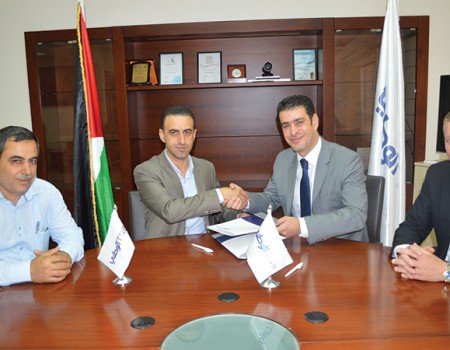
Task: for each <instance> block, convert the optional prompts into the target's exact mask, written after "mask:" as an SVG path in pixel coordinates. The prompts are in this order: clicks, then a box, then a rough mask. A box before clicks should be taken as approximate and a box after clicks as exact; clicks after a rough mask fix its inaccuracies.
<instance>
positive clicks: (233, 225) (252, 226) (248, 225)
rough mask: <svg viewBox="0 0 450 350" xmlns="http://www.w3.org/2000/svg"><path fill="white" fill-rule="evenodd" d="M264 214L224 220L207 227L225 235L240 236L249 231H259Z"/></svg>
mask: <svg viewBox="0 0 450 350" xmlns="http://www.w3.org/2000/svg"><path fill="white" fill-rule="evenodd" d="M264 216H265V214H263V213H261V214H255V215H249V216H245V217H243V218H237V219H234V220H230V221H226V222H223V223H220V224H216V225H209V226H208V229H209V230H211V231H215V232H219V233H221V234H223V235H227V236H241V235H247V234H249V233H256V232H258V231H259V227H260V226H261V224H262V222H263V220H264Z"/></svg>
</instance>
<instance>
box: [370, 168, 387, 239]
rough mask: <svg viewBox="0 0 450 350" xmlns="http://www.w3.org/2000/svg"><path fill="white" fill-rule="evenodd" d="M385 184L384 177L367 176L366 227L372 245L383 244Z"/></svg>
mask: <svg viewBox="0 0 450 350" xmlns="http://www.w3.org/2000/svg"><path fill="white" fill-rule="evenodd" d="M384 182H385V179H384V177H383V176H375V175H367V176H366V189H367V200H368V208H367V221H366V225H367V231H368V233H369V241H370V242H372V243H381V239H380V226H381V215H382V212H383V200H384Z"/></svg>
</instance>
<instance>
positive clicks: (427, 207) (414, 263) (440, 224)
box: [392, 112, 450, 283]
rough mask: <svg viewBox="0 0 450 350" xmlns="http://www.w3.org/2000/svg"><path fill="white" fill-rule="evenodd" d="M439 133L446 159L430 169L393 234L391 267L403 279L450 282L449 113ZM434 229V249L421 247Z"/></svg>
mask: <svg viewBox="0 0 450 350" xmlns="http://www.w3.org/2000/svg"><path fill="white" fill-rule="evenodd" d="M442 131H443V134H444V143H445V151H446V153H447V158H448V159H447V160H446V161H443V162H439V163H437V164H433V165H431V166H430V167H429V169H428V171H427V174H426V176H425V181H424V183H423V185H422V189H421V191H420V194H419V196H418V197H417V199H416V201H415V202H414V205H413V207H412V208H411V210H410V211H409V212H408V214H407V215H406V219H405V221H404V222H403V223H401V224H400V226H399V227H398V228H397V230H396V231H395V235H394V241H393V244H392V247H393V249H392V256H393V259H392V264H393V265H394V270H395V271H396V272H398V273H400V275H401V276H402V277H403V278H406V279H415V280H422V281H428V282H439V281H441V282H442V281H445V282H447V283H450V264H449V263H450V249H449V242H450V214H449V212H448V204H449V203H450V112H449V113H447V115H446V116H445V118H444V121H443V125H442ZM433 228H434V231H435V233H436V239H437V247H436V248H433V247H421V246H420V244H421V243H422V242H423V241H424V240H425V238H426V237H427V236H428V234H429V233H430V232H431V230H432V229H433Z"/></svg>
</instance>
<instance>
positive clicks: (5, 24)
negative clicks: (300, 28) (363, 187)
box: [0, 0, 450, 160]
mask: <svg viewBox="0 0 450 350" xmlns="http://www.w3.org/2000/svg"><path fill="white" fill-rule="evenodd" d="M386 1H387V0H340V1H336V0H315V1H305V0H278V1H268V0H259V1H245V0H227V1H220V0H189V1H186V0H172V1H171V2H170V5H167V4H168V3H169V2H167V1H155V0H126V1H125V0H85V10H86V22H87V26H88V27H108V26H116V25H133V24H154V23H179V22H202V21H224V20H251V19H279V18H314V17H358V16H384V15H385V11H386V3H387V2H386ZM398 1H399V15H400V16H416V15H428V16H430V52H429V54H430V58H429V71H428V74H429V81H428V111H427V116H428V117H427V138H426V139H427V148H426V159H427V160H432V159H438V158H442V159H443V155H442V154H441V155H440V154H436V152H435V145H436V128H437V114H438V102H439V77H440V75H443V74H450V61H449V60H448V58H449V57H450V44H449V41H448V38H449V37H450V21H449V20H448V14H449V13H450V1H448V0H428V1H424V0H398ZM76 6H77V1H76V0H39V1H37V0H0V47H1V51H0V77H1V85H0V105H1V106H2V112H1V113H0V127H3V126H6V125H10V124H15V125H23V126H25V127H29V128H31V115H30V105H29V97H28V81H27V70H26V58H25V42H24V32H26V31H37V30H52V29H68V28H75V15H76Z"/></svg>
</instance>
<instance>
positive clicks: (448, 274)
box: [442, 263, 450, 283]
mask: <svg viewBox="0 0 450 350" xmlns="http://www.w3.org/2000/svg"><path fill="white" fill-rule="evenodd" d="M442 276H444V282H445V283H450V263H448V264H447V269H446V270H445V271H444V272H443V273H442Z"/></svg>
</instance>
